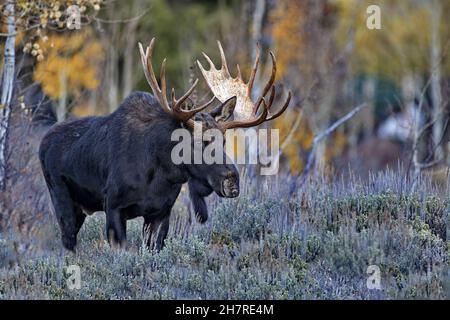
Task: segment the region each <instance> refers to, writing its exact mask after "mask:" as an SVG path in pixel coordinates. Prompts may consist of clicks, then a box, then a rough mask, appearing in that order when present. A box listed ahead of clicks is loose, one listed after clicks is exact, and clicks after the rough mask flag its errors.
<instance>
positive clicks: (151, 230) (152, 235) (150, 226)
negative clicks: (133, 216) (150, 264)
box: [142, 212, 170, 251]
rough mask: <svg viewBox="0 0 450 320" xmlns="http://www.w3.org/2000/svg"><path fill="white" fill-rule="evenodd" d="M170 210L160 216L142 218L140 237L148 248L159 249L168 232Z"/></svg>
mask: <svg viewBox="0 0 450 320" xmlns="http://www.w3.org/2000/svg"><path fill="white" fill-rule="evenodd" d="M169 220H170V212H169V213H168V214H166V215H163V216H162V217H161V218H159V217H158V218H153V217H152V218H149V217H145V218H144V225H143V227H142V237H143V239H144V242H145V244H146V246H147V248H148V249H150V250H156V251H160V250H161V249H162V248H163V246H164V241H165V239H166V237H167V233H168V232H169Z"/></svg>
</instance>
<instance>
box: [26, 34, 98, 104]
mask: <svg viewBox="0 0 450 320" xmlns="http://www.w3.org/2000/svg"><path fill="white" fill-rule="evenodd" d="M38 48H42V50H43V51H44V55H45V56H46V58H45V60H43V61H41V62H38V64H37V67H36V71H35V73H34V79H35V80H36V81H38V82H40V83H41V84H42V88H43V90H44V92H45V93H46V94H47V95H48V96H49V97H51V98H53V99H58V98H60V97H61V95H62V94H64V92H63V91H64V88H62V87H61V86H62V85H63V83H62V82H63V81H61V78H62V77H63V78H64V79H66V80H65V81H66V84H65V86H66V90H67V92H66V93H67V94H70V95H73V96H78V95H79V94H80V92H81V90H83V89H88V90H93V89H95V88H97V86H98V85H99V79H98V76H97V73H98V70H97V68H98V65H99V60H100V59H101V57H102V56H103V54H102V51H103V50H102V47H101V45H100V43H99V42H98V41H94V40H91V39H90V38H89V33H88V32H79V33H76V34H74V35H64V36H63V35H52V36H50V37H49V38H48V40H47V41H44V40H41V41H39V44H38Z"/></svg>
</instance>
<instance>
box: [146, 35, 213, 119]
mask: <svg viewBox="0 0 450 320" xmlns="http://www.w3.org/2000/svg"><path fill="white" fill-rule="evenodd" d="M154 46H155V38H152V40H151V41H150V44H149V46H148V47H147V48H146V50H145V52H144V49H143V47H142V44H141V43H140V42H139V52H140V54H141V61H142V66H143V67H144V74H145V77H146V78H147V82H148V83H149V85H150V87H151V89H152V91H153V94H154V95H155V97H156V98H157V100H158V102H159V104H160V105H161V107H162V108H163V109H164V111H166V112H167V113H168V114H170V115H172V116H173V117H175V118H177V119H178V120H180V121H183V122H188V121H189V119H190V118H191V117H193V116H194V115H195V114H196V113H197V112H200V111H201V110H203V109H205V108H206V107H207V106H209V104H205V105H202V106H200V107H198V108H195V109H192V110H182V109H181V106H182V105H183V103H184V102H185V101H186V99H187V98H188V97H189V96H190V95H191V94H192V92H193V91H194V89H195V86H196V85H197V83H198V79H196V80H195V81H194V83H193V84H192V85H191V87H190V88H189V90H188V91H186V93H185V94H184V95H183V96H182V97H181V98H180V99H176V97H175V90H174V89H172V91H171V95H172V107H170V106H169V102H168V100H167V82H166V61H167V60H166V59H165V58H164V60H163V62H162V64H161V73H160V80H161V87H160V86H159V84H158V81H157V80H156V77H155V72H154V70H153V65H152V56H153V48H154ZM211 102H212V101H211Z"/></svg>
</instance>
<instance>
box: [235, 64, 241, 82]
mask: <svg viewBox="0 0 450 320" xmlns="http://www.w3.org/2000/svg"><path fill="white" fill-rule="evenodd" d="M236 69H237V72H238V75H237V77H238V79H239V80H242V74H241V68H239V65H238V64H237V65H236Z"/></svg>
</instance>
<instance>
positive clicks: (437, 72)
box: [430, 0, 443, 161]
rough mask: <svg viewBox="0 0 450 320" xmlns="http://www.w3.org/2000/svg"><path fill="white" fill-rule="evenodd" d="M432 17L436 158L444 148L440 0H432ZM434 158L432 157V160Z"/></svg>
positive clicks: (432, 78)
mask: <svg viewBox="0 0 450 320" xmlns="http://www.w3.org/2000/svg"><path fill="white" fill-rule="evenodd" d="M430 11H431V12H430V19H431V30H430V31H431V44H430V46H431V48H430V49H431V63H430V68H431V70H430V73H431V83H430V89H431V97H432V99H433V115H434V117H433V118H434V119H436V123H435V124H434V126H433V142H434V145H435V146H436V151H435V154H434V157H435V158H439V157H441V154H442V148H441V146H440V145H439V144H440V143H441V140H442V134H443V132H442V129H443V121H442V119H443V114H442V93H441V66H440V64H441V41H440V39H439V27H440V24H441V16H442V6H441V3H440V0H432V1H430ZM431 160H433V159H430V161H431Z"/></svg>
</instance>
